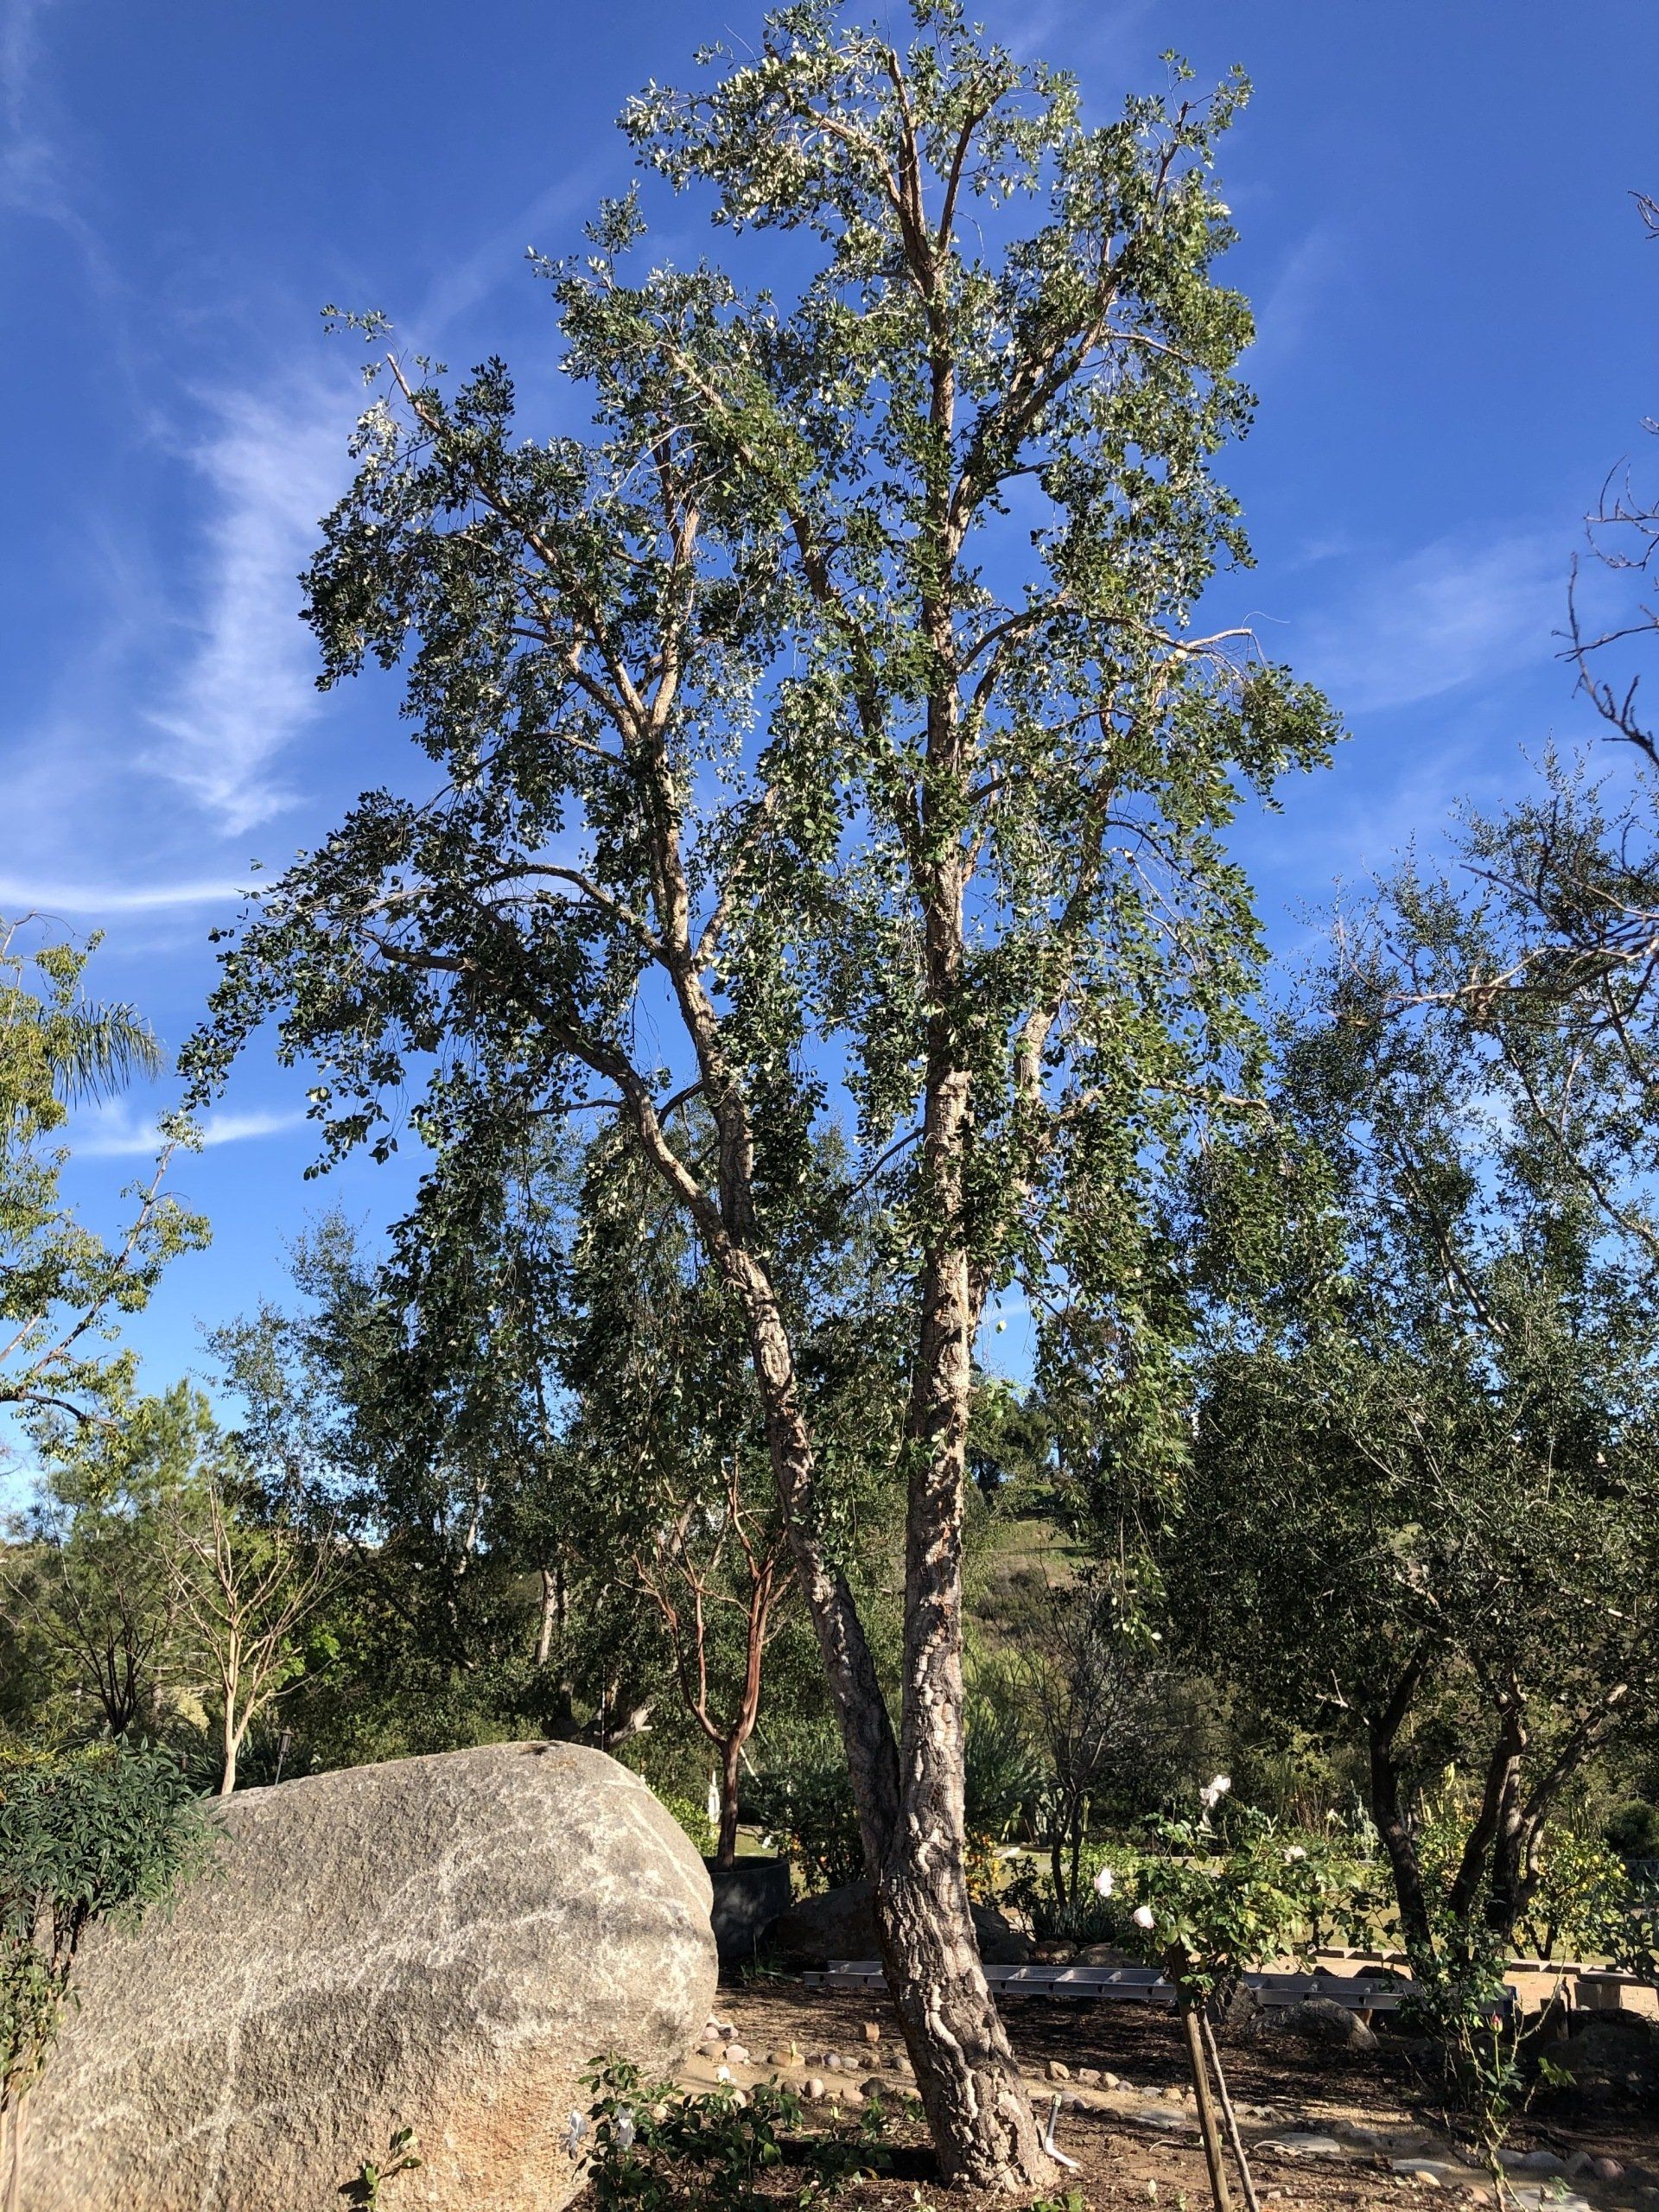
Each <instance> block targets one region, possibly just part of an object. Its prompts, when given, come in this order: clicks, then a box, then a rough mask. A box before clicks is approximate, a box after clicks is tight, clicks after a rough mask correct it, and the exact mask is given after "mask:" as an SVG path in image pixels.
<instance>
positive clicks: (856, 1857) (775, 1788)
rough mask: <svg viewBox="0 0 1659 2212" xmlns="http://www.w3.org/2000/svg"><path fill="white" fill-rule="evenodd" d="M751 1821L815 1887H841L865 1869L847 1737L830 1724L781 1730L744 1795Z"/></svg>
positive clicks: (770, 1745) (808, 1883) (853, 1880)
mask: <svg viewBox="0 0 1659 2212" xmlns="http://www.w3.org/2000/svg"><path fill="white" fill-rule="evenodd" d="M743 1807H744V1811H745V1812H746V1813H747V1815H748V1817H749V1818H750V1819H751V1820H753V1821H758V1822H759V1823H760V1827H762V1828H763V1829H765V1830H766V1831H768V1832H770V1833H771V1834H772V1835H774V1836H775V1837H776V1838H777V1840H778V1846H779V1850H780V1851H781V1852H782V1853H783V1855H784V1857H785V1858H786V1859H788V1860H789V1861H790V1863H791V1865H792V1866H797V1867H798V1868H799V1870H800V1872H801V1874H802V1876H803V1878H804V1881H805V1884H806V1885H807V1887H808V1888H810V1889H831V1890H833V1889H839V1888H840V1887H841V1886H842V1884H843V1883H846V1882H855V1881H857V1880H858V1879H859V1878H861V1875H862V1874H863V1872H864V1847H863V1843H862V1841H861V1838H860V1835H859V1832H858V1815H857V1813H856V1812H855V1809H854V1807H853V1793H852V1788H851V1785H850V1783H849V1781H848V1779H847V1756H846V1753H845V1751H843V1750H842V1742H841V1738H840V1736H839V1735H838V1734H837V1732H836V1729H835V1728H834V1726H832V1725H831V1724H830V1723H829V1722H827V1721H824V1722H819V1723H817V1725H816V1726H798V1727H796V1728H793V1729H791V1730H788V1731H786V1732H779V1733H778V1734H776V1735H775V1736H773V1738H772V1740H771V1742H770V1744H769V1745H768V1746H767V1758H766V1764H765V1766H764V1767H763V1768H762V1769H761V1770H760V1772H759V1773H758V1774H756V1775H754V1776H753V1777H752V1778H751V1780H750V1782H749V1783H748V1785H747V1788H746V1789H745V1790H744V1793H743Z"/></svg>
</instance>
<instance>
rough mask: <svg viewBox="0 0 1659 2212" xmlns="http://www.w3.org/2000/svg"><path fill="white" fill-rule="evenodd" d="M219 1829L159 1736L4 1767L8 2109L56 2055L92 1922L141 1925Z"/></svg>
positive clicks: (0, 1834)
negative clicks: (158, 1747)
mask: <svg viewBox="0 0 1659 2212" xmlns="http://www.w3.org/2000/svg"><path fill="white" fill-rule="evenodd" d="M212 1838H213V1830H212V1827H211V1826H210V1824H209V1821H208V1819H207V1813H206V1810H205V1808H203V1806H202V1805H201V1803H200V1801H199V1800H198V1799H197V1797H196V1796H194V1793H193V1792H192V1790H191V1789H190V1788H189V1786H188V1783H187V1782H186V1781H185V1779H184V1777H183V1776H182V1775H181V1771H180V1770H179V1767H178V1766H177V1764H175V1761H174V1760H173V1759H172V1758H169V1757H168V1755H167V1754H166V1753H164V1752H162V1751H155V1750H152V1749H150V1748H149V1746H143V1747H139V1748H132V1747H130V1746H128V1745H125V1744H124V1743H116V1744H109V1745H99V1746H98V1747H97V1748H96V1749H94V1750H92V1751H82V1752H79V1753H78V1754H75V1755H73V1756H72V1757H69V1758H32V1759H16V1758H14V1759H12V1760H10V1761H9V1762H8V1763H7V1764H5V1765H3V1767H0V2111H5V2112H11V2111H15V2109H16V2103H17V2100H18V2099H19V2098H20V2097H22V2095H23V2094H25V2093H26V2092H27V2091H28V2089H29V2086H30V2084H31V2083H32V2082H34V2081H35V2079H36V2078H37V2077H38V2075H39V2074H40V2072H41V2069H42V2067H43V2066H44V2065H45V2063H46V2061H47V2058H48V2056H49V2055H50V2052H51V2050H52V2046H53V2044H54V2042H55V2041H56V2039H57V2036H58V2032H59V2030H60V2025H61V2024H62V2018H63V2011H64V2007H65V2005H66V2004H67V2002H68V2001H69V1999H70V1994H71V1983H72V1978H73V1971H74V1961H75V1955H76V1953H77V1952H78V1950H79V1947H80V1943H81V1941H82V1939H83V1937H84V1936H85V1935H86V1930H87V1929H88V1928H90V1927H91V1926H92V1924H93V1923H94V1922H97V1921H100V1920H107V1921H111V1922H113V1923H115V1924H116V1925H117V1926H118V1927H123V1928H135V1927H137V1924H138V1923H139V1922H140V1921H141V1920H142V1919H143V1916H144V1915H145V1914H146V1913H147V1912H148V1911H149V1910H151V1909H152V1907H154V1906H156V1905H164V1904H167V1903H168V1901H169V1900H170V1899H171V1897H173V1895H174V1894H175V1891H176V1890H177V1888H178V1886H179V1885H180V1884H181V1882H182V1881H184V1880H185V1879H187V1878H188V1877H189V1876H191V1875H193V1874H194V1873H196V1872H200V1869H201V1868H202V1867H203V1866H205V1865H206V1863H207V1859H208V1858H209V1856H210V1853H211V1850H212Z"/></svg>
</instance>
